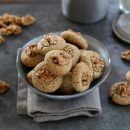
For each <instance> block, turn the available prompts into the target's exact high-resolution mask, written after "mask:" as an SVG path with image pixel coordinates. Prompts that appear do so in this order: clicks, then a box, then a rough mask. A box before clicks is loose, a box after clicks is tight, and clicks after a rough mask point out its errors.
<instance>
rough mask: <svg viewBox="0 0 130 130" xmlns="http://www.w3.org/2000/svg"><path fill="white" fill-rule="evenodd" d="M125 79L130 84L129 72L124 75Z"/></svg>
mask: <svg viewBox="0 0 130 130" xmlns="http://www.w3.org/2000/svg"><path fill="white" fill-rule="evenodd" d="M126 79H127V81H128V82H130V71H128V72H127V73H126Z"/></svg>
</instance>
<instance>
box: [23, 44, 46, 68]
mask: <svg viewBox="0 0 130 130" xmlns="http://www.w3.org/2000/svg"><path fill="white" fill-rule="evenodd" d="M43 60H44V55H42V54H39V53H38V52H37V44H32V45H29V46H28V47H27V48H25V50H23V52H22V53H21V61H22V63H23V64H24V65H25V66H27V67H35V66H36V65H37V64H38V63H40V62H41V61H43Z"/></svg>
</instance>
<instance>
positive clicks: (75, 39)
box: [61, 29, 88, 49]
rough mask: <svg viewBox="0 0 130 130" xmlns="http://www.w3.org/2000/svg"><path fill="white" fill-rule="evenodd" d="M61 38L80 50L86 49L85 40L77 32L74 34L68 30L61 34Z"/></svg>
mask: <svg viewBox="0 0 130 130" xmlns="http://www.w3.org/2000/svg"><path fill="white" fill-rule="evenodd" d="M61 37H62V38H64V39H65V41H66V42H68V43H71V44H73V45H75V46H77V47H79V48H81V49H87V48H88V43H87V40H86V39H85V38H84V37H83V36H82V35H81V34H80V33H79V32H74V31H73V30H71V29H69V30H67V31H64V32H62V33H61Z"/></svg>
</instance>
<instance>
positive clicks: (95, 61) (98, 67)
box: [91, 56, 104, 72]
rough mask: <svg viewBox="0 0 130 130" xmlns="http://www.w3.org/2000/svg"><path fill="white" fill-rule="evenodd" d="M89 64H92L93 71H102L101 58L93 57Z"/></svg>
mask: <svg viewBox="0 0 130 130" xmlns="http://www.w3.org/2000/svg"><path fill="white" fill-rule="evenodd" d="M91 62H92V63H93V64H92V67H93V70H94V71H96V72H100V71H102V70H103V68H104V62H103V59H102V58H99V57H95V56H93V57H91Z"/></svg>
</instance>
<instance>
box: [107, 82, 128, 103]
mask: <svg viewBox="0 0 130 130" xmlns="http://www.w3.org/2000/svg"><path fill="white" fill-rule="evenodd" d="M109 95H110V97H111V98H112V101H113V102H114V103H116V104H119V105H129V104H130V84H129V83H128V82H126V81H124V82H117V83H115V84H113V85H112V86H111V88H110V93H109Z"/></svg>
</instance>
